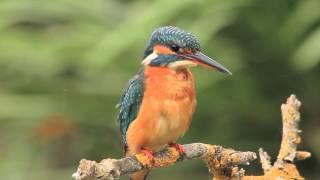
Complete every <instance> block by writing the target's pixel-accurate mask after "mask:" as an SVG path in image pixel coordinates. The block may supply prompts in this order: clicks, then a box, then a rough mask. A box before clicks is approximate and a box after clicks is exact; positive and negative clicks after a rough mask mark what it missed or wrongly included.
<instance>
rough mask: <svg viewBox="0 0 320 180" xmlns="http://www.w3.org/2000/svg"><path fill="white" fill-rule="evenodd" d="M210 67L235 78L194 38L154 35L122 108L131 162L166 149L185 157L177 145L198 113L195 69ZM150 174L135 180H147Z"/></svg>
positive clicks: (180, 33) (175, 32) (168, 29)
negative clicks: (192, 71) (139, 156)
mask: <svg viewBox="0 0 320 180" xmlns="http://www.w3.org/2000/svg"><path fill="white" fill-rule="evenodd" d="M197 65H200V66H203V67H208V68H212V69H215V70H217V71H220V72H222V73H225V74H228V75H231V72H230V71H229V70H228V69H227V68H225V67H224V66H222V65H221V64H220V63H218V62H217V61H215V60H213V59H211V58H210V57H208V56H206V55H205V54H204V53H203V52H202V51H201V47H200V43H199V40H198V39H197V37H196V36H194V35H193V34H191V33H189V32H186V31H184V30H181V29H179V28H177V27H173V26H165V27H159V28H157V29H155V30H154V31H153V33H152V34H151V37H150V39H149V42H148V44H147V47H146V49H145V51H144V56H143V60H142V68H141V70H140V71H139V72H138V73H137V74H136V75H135V76H134V77H133V78H132V79H131V80H130V81H129V82H128V85H127V87H126V88H125V90H124V92H123V94H122V96H121V98H120V102H119V104H118V107H119V114H118V122H119V127H120V134H121V139H122V144H123V149H124V152H125V155H126V156H129V155H134V154H138V153H144V154H145V155H146V157H148V159H149V160H152V159H153V153H154V152H155V151H158V150H161V149H163V148H164V147H166V146H171V147H175V148H176V149H177V150H178V151H179V153H181V154H183V153H184V148H183V146H182V145H180V144H177V143H176V142H177V140H178V139H179V138H180V137H181V136H183V135H184V134H185V132H186V131H187V130H188V128H189V125H190V123H191V119H192V116H193V113H194V111H195V107H196V93H195V82H194V77H193V75H192V73H191V71H190V68H191V67H195V66H197ZM147 175H148V170H143V171H138V172H135V173H133V174H131V175H130V179H131V180H145V179H146V177H147Z"/></svg>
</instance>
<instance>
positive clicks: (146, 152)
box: [141, 148, 154, 162]
mask: <svg viewBox="0 0 320 180" xmlns="http://www.w3.org/2000/svg"><path fill="white" fill-rule="evenodd" d="M141 152H142V153H144V154H145V155H146V157H147V159H148V160H149V161H150V162H153V161H154V156H153V151H151V150H149V149H146V148H142V149H141Z"/></svg>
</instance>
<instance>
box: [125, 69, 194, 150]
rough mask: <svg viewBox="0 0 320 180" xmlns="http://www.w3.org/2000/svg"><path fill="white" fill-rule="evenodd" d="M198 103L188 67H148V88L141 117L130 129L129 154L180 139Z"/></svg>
mask: <svg viewBox="0 0 320 180" xmlns="http://www.w3.org/2000/svg"><path fill="white" fill-rule="evenodd" d="M195 106H196V98H195V91H194V80H193V76H192V74H191V72H190V71H189V70H188V69H183V70H171V69H169V68H163V67H146V68H145V92H144V97H143V100H142V104H141V107H140V110H139V113H138V116H137V118H136V119H135V120H134V121H133V122H132V123H131V124H130V126H129V129H128V131H127V143H128V147H129V154H135V153H138V152H140V150H141V148H146V149H150V150H153V151H156V150H159V149H161V148H163V147H164V146H165V145H166V144H167V143H169V142H176V141H177V139H178V138H179V137H181V136H182V135H183V134H184V133H185V132H186V131H187V130H188V128H189V125H190V122H191V119H192V115H193V113H194V110H195Z"/></svg>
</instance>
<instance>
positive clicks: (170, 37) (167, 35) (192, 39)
mask: <svg viewBox="0 0 320 180" xmlns="http://www.w3.org/2000/svg"><path fill="white" fill-rule="evenodd" d="M156 44H162V45H165V46H168V47H170V48H176V47H181V48H187V49H190V50H191V51H193V52H196V51H200V50H201V46H200V42H199V40H198V38H197V37H196V36H194V35H193V34H191V33H189V32H186V31H184V30H182V29H179V28H177V27H174V26H164V27H159V28H157V29H156V30H154V31H153V33H152V34H151V37H150V40H149V43H148V45H147V49H146V51H145V56H147V55H149V54H150V53H152V48H153V47H154V46H155V45H156Z"/></svg>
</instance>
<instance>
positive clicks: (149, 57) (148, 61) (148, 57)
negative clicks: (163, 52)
mask: <svg viewBox="0 0 320 180" xmlns="http://www.w3.org/2000/svg"><path fill="white" fill-rule="evenodd" d="M157 57H158V54H157V53H155V52H153V53H152V54H149V56H147V57H146V58H144V60H143V61H142V63H141V64H143V65H148V64H150V62H151V61H152V60H154V59H155V58H157Z"/></svg>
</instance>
